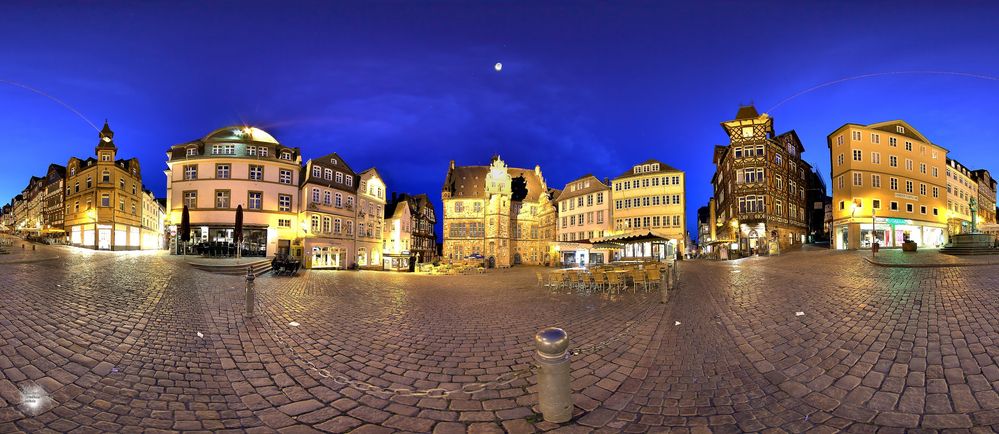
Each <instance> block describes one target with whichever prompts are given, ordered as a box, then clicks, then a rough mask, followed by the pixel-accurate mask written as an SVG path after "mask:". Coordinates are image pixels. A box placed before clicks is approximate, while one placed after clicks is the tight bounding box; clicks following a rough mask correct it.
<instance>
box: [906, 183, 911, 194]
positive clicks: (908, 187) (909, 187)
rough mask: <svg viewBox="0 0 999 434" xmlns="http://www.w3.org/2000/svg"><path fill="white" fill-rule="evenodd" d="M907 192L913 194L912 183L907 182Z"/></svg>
mask: <svg viewBox="0 0 999 434" xmlns="http://www.w3.org/2000/svg"><path fill="white" fill-rule="evenodd" d="M905 192H906V193H912V181H905Z"/></svg>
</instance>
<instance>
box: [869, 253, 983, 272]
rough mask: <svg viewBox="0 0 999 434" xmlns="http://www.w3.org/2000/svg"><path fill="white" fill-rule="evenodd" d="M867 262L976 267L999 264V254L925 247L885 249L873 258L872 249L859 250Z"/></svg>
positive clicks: (912, 266)
mask: <svg viewBox="0 0 999 434" xmlns="http://www.w3.org/2000/svg"><path fill="white" fill-rule="evenodd" d="M857 254H858V255H860V256H862V257H863V258H864V259H865V260H867V262H870V263H872V264H874V265H877V266H879V267H896V268H940V267H975V266H982V265H999V255H982V256H954V255H947V254H943V253H940V251H939V250H937V249H924V250H919V251H917V252H915V253H912V252H903V251H902V250H899V249H884V250H881V251H880V252H878V254H877V255H876V256H875V257H874V258H873V259H872V258H871V251H870V250H865V251H858V252H857Z"/></svg>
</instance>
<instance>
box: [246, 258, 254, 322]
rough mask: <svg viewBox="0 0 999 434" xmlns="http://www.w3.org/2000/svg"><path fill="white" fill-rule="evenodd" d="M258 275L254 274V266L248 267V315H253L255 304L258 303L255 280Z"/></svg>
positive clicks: (250, 316)
mask: <svg viewBox="0 0 999 434" xmlns="http://www.w3.org/2000/svg"><path fill="white" fill-rule="evenodd" d="M254 279H256V276H254V275H253V267H246V317H247V318H252V317H253V306H254V305H255V304H256V302H255V300H254V299H255V298H256V294H255V293H254V288H253V280H254Z"/></svg>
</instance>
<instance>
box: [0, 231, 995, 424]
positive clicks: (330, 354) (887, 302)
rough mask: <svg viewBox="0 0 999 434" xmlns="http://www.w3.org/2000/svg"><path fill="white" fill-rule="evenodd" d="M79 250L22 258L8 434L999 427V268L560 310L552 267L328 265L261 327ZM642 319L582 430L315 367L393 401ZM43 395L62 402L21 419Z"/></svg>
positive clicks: (846, 265)
mask: <svg viewBox="0 0 999 434" xmlns="http://www.w3.org/2000/svg"><path fill="white" fill-rule="evenodd" d="M62 250H63V251H62V252H61V253H62V254H61V255H60V258H59V259H58V260H52V261H45V262H38V263H25V264H7V265H0V272H2V273H0V276H2V277H0V301H2V302H0V374H2V375H0V433H5V432H175V431H187V432H195V431H204V432H289V433H291V432H294V433H298V432H360V433H381V432H435V433H451V432H475V433H478V432H504V431H506V432H537V431H557V432H666V431H678V432H761V431H767V432H770V431H772V432H805V431H810V432H835V431H846V432H874V431H883V432H906V431H909V432H914V431H927V432H933V431H947V432H960V431H965V432H968V431H981V432H991V431H992V429H993V428H999V394H997V393H996V392H997V390H999V365H997V364H996V362H995V361H996V358H997V357H999V348H997V346H996V343H995V341H996V340H999V333H997V329H996V326H995V324H997V321H996V320H997V318H996V316H997V314H996V313H997V312H999V311H997V307H999V306H997V305H999V300H997V297H996V296H997V291H999V274H997V272H999V267H992V266H982V267H971V268H927V269H899V268H883V267H876V266H873V265H871V264H868V263H866V261H863V260H861V258H860V257H859V256H858V255H857V254H854V253H841V252H828V251H821V252H814V251H813V252H799V253H792V254H787V255H784V256H781V257H775V258H747V259H742V260H738V261H730V262H707V261H689V262H686V263H684V264H683V266H684V271H683V283H682V287H681V289H680V290H679V291H677V292H676V293H674V294H673V295H672V297H671V299H670V302H669V303H668V304H666V305H661V304H659V303H658V302H657V301H658V296H657V295H656V294H643V293H638V294H630V293H628V294H624V295H619V296H607V295H570V294H549V293H548V292H547V291H545V290H543V289H540V288H537V285H536V283H535V278H534V272H535V271H540V270H542V269H539V268H514V269H511V270H500V271H495V272H492V273H487V274H484V275H472V276H420V275H411V274H403V273H387V272H306V273H303V274H302V275H301V276H300V277H297V278H289V277H271V276H262V277H259V278H257V280H256V288H257V312H256V316H255V317H254V318H251V319H246V318H244V317H243V315H242V312H243V307H244V305H243V296H244V291H243V289H244V281H243V279H242V278H240V277H234V276H222V275H214V274H209V273H205V272H201V271H196V270H193V269H191V268H189V267H188V266H187V265H185V264H184V263H183V262H182V261H181V260H180V258H176V257H170V256H165V255H162V254H149V253H108V252H81V251H78V250H70V249H62ZM796 312H803V313H804V315H801V316H798V315H796ZM636 320H638V324H637V325H636V326H635V327H633V328H632V329H631V330H630V333H629V335H628V336H627V337H625V338H624V339H621V340H620V342H615V344H614V345H610V346H608V347H606V348H603V349H601V350H600V351H597V352H594V353H588V354H583V355H580V356H577V357H576V358H574V359H573V363H572V370H573V383H572V387H573V390H574V400H575V403H576V409H575V418H574V419H573V421H572V422H571V423H569V424H565V425H564V426H558V425H554V424H549V423H545V422H541V421H539V420H538V419H537V417H536V415H535V413H536V410H537V408H536V404H537V402H536V395H535V393H534V392H535V389H534V388H535V387H536V386H535V384H534V382H535V379H534V378H533V377H531V378H525V379H520V380H517V381H515V382H513V383H511V384H509V385H506V386H499V387H493V388H489V389H487V390H485V391H482V392H477V393H474V394H461V393H458V394H455V395H454V396H451V397H450V399H440V398H432V397H414V396H386V395H378V394H371V393H365V392H362V391H359V390H357V389H355V388H351V387H346V386H344V385H342V384H339V383H337V382H335V381H333V379H332V378H324V377H323V376H321V375H319V373H317V372H316V371H315V370H311V369H309V366H308V365H307V364H306V363H305V362H304V360H310V361H311V362H312V363H313V364H315V365H316V366H320V367H324V368H326V369H328V370H329V371H330V372H331V373H334V374H336V375H343V376H346V377H347V378H350V379H352V380H354V381H359V382H365V383H368V384H372V385H375V386H378V387H400V388H401V387H404V388H410V389H431V388H445V389H459V388H460V387H461V386H462V385H465V384H469V383H478V382H488V381H490V380H493V379H495V378H497V377H499V376H501V375H503V374H505V373H509V372H513V371H517V370H520V369H523V368H525V367H528V366H530V365H531V363H532V360H533V359H532V357H533V348H532V342H531V339H532V337H533V334H534V333H535V332H536V331H537V330H539V329H540V328H543V327H546V326H559V327H563V328H565V329H566V330H567V332H568V333H569V335H570V337H571V339H572V341H573V345H572V346H573V347H579V346H585V345H587V344H598V343H600V342H602V341H605V340H606V339H608V338H611V337H613V336H614V335H615V334H616V333H617V331H620V330H623V329H625V328H626V327H628V325H629V324H630V322H629V321H636ZM292 321H294V322H297V323H299V324H300V325H299V326H297V327H292V326H289V325H288V323H289V322H292ZM677 321H679V322H680V324H679V325H676V322H677ZM198 333H201V335H202V337H199V336H198ZM286 346H292V347H294V348H295V353H296V354H299V355H302V358H297V357H295V356H293V353H292V352H291V351H289V350H288V349H287V348H286ZM28 386H37V387H40V388H41V389H43V390H44V391H45V392H47V393H48V399H47V400H44V401H43V402H42V403H41V404H40V405H38V406H37V407H35V408H30V407H28V406H26V405H24V404H22V397H21V390H22V389H24V388H26V387H28Z"/></svg>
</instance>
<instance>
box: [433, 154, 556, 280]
mask: <svg viewBox="0 0 999 434" xmlns="http://www.w3.org/2000/svg"><path fill="white" fill-rule="evenodd" d="M441 200H442V202H443V208H444V250H443V255H444V258H445V259H448V260H460V259H463V258H467V257H470V256H473V255H482V256H483V257H485V258H486V260H487V261H488V262H489V263H491V264H492V265H495V266H496V267H509V266H511V265H517V264H546V263H548V262H550V261H551V260H553V258H552V252H553V250H552V242H553V241H554V240H555V216H556V211H555V207H554V206H553V204H552V201H551V197H550V191H549V190H548V186H547V184H546V183H545V179H544V176H542V174H541V167H540V166H535V168H534V170H530V169H517V168H511V167H507V165H506V163H505V162H504V161H503V160H502V159H501V158H500V157H499V156H496V157H493V159H492V161H491V163H490V165H488V166H455V164H454V161H453V160H452V161H451V163H450V166H449V168H448V172H447V177H446V178H445V181H444V187H443V188H442V191H441Z"/></svg>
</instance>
